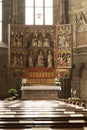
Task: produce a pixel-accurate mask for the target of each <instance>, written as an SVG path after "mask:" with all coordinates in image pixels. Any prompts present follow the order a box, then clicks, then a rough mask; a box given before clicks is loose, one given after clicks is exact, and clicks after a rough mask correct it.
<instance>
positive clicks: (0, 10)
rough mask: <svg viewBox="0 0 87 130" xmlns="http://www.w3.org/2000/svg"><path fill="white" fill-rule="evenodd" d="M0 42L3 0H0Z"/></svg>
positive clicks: (0, 37) (0, 39)
mask: <svg viewBox="0 0 87 130" xmlns="http://www.w3.org/2000/svg"><path fill="white" fill-rule="evenodd" d="M0 41H2V0H0Z"/></svg>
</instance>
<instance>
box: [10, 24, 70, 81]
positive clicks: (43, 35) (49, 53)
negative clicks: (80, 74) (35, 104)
mask: <svg viewBox="0 0 87 130" xmlns="http://www.w3.org/2000/svg"><path fill="white" fill-rule="evenodd" d="M8 37H9V49H8V51H9V52H8V54H9V67H10V69H12V70H13V73H14V75H15V76H16V77H22V78H31V79H33V78H55V77H56V76H59V77H60V78H65V77H69V72H70V68H71V67H72V28H71V25H59V26H36V25H35V26H28V25H17V24H10V25H9V33H8Z"/></svg>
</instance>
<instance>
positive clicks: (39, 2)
mask: <svg viewBox="0 0 87 130" xmlns="http://www.w3.org/2000/svg"><path fill="white" fill-rule="evenodd" d="M35 6H37V7H43V0H35Z"/></svg>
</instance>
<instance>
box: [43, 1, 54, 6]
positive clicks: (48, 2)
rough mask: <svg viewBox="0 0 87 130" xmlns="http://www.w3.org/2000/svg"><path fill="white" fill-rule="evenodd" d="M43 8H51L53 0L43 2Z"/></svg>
mask: <svg viewBox="0 0 87 130" xmlns="http://www.w3.org/2000/svg"><path fill="white" fill-rule="evenodd" d="M45 7H53V0H45Z"/></svg>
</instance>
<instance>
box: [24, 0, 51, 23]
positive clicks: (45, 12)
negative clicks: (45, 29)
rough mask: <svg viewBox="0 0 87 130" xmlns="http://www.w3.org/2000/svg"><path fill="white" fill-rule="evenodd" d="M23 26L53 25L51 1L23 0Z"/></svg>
mask: <svg viewBox="0 0 87 130" xmlns="http://www.w3.org/2000/svg"><path fill="white" fill-rule="evenodd" d="M25 24H27V25H34V24H35V25H53V0H25Z"/></svg>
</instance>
